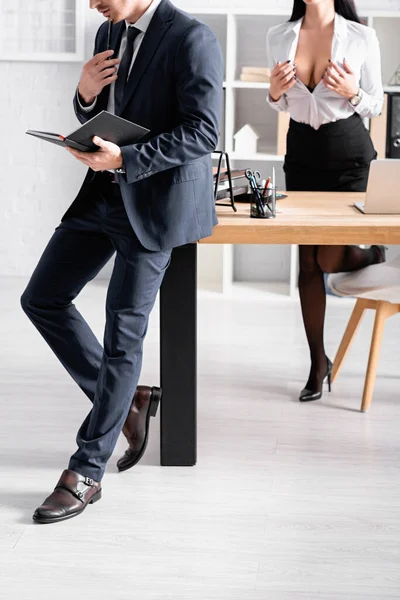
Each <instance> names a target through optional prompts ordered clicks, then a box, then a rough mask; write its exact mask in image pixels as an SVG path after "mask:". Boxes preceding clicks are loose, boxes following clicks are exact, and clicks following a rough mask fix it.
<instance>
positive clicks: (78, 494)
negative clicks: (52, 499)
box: [76, 490, 83, 500]
mask: <svg viewBox="0 0 400 600" xmlns="http://www.w3.org/2000/svg"><path fill="white" fill-rule="evenodd" d="M76 495H77V496H78V498H79V499H80V500H82V498H83V492H80V491H79V490H77V491H76Z"/></svg>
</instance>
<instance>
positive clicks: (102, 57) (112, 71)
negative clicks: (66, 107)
mask: <svg viewBox="0 0 400 600" xmlns="http://www.w3.org/2000/svg"><path fill="white" fill-rule="evenodd" d="M113 53H114V50H106V51H105V52H100V54H96V55H95V56H93V58H91V59H90V60H89V61H88V62H87V63H85V64H84V65H83V69H82V75H81V79H80V82H79V85H78V92H79V95H80V96H81V98H82V100H83V101H84V102H85V103H86V104H87V105H90V104H92V102H94V99H95V98H96V96H98V95H99V94H100V92H101V91H102V89H103V88H104V87H105V86H106V85H110V83H112V82H113V81H116V79H117V75H116V71H117V69H116V65H117V64H118V63H119V62H120V59H119V58H113V59H110V56H111V55H112V54H113Z"/></svg>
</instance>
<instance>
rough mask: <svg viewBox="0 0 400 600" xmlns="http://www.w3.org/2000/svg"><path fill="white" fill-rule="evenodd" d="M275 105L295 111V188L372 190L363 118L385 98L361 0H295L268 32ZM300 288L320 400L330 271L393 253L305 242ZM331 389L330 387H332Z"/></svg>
mask: <svg viewBox="0 0 400 600" xmlns="http://www.w3.org/2000/svg"><path fill="white" fill-rule="evenodd" d="M267 53H268V57H269V62H270V67H271V71H272V72H271V85H270V90H269V96H268V103H269V105H270V106H271V107H273V108H274V109H276V110H279V111H288V112H289V113H290V117H291V119H290V125H289V131H288V135H287V149H286V156H285V162H284V171H285V177H286V189H287V190H292V191H293V190H305V191H358V192H363V191H365V189H366V185H367V179H368V172H369V165H370V162H371V160H373V159H375V158H376V152H375V149H374V147H373V144H372V141H371V138H370V136H369V133H368V131H367V130H366V128H365V127H364V124H363V121H362V119H361V117H369V118H370V117H375V116H377V115H379V113H380V111H381V109H382V104H383V89H382V81H381V66H380V51H379V44H378V40H377V37H376V34H375V31H374V30H373V29H371V28H369V27H366V26H364V25H361V23H360V21H359V18H358V16H357V12H356V9H355V6H354V3H353V0H304V1H303V0H294V5H293V13H292V16H291V18H290V20H289V21H288V22H286V23H283V24H281V25H278V26H276V27H272V28H271V29H270V30H269V31H268V35H267ZM299 255H300V261H299V262H300V273H299V292H300V300H301V307H302V313H303V320H304V326H305V330H306V335H307V340H308V344H309V347H310V355H311V369H310V374H309V378H308V381H307V383H306V386H305V388H304V389H303V390H302V392H301V394H300V398H299V399H300V400H301V401H308V400H317V399H319V398H320V397H321V395H322V383H323V381H324V379H325V378H326V377H328V383H329V384H330V375H331V368H332V364H331V362H330V360H329V359H328V357H327V356H326V353H325V349H324V319H325V303H326V299H325V285H324V273H335V272H344V271H355V270H357V269H360V268H362V267H366V266H368V265H371V264H374V263H379V262H382V261H383V260H384V259H385V256H384V248H383V247H382V246H371V248H368V249H361V248H359V247H358V246H300V248H299ZM329 389H330V387H329Z"/></svg>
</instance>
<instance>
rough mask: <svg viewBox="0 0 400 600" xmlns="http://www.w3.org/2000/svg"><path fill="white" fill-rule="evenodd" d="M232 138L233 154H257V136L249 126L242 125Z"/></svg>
mask: <svg viewBox="0 0 400 600" xmlns="http://www.w3.org/2000/svg"><path fill="white" fill-rule="evenodd" d="M233 137H234V140H235V152H240V154H255V153H256V152H257V140H258V138H259V136H258V135H257V133H256V132H255V131H254V129H253V128H252V127H251V125H244V126H243V127H242V128H241V129H239V131H237V132H236V133H235V135H234V136H233Z"/></svg>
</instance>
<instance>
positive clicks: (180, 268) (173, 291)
mask: <svg viewBox="0 0 400 600" xmlns="http://www.w3.org/2000/svg"><path fill="white" fill-rule="evenodd" d="M364 197H365V194H360V193H350V192H346V193H334V192H333V193H331V192H330V193H325V192H324V193H320V192H289V193H288V197H287V198H285V199H283V200H279V201H278V202H277V211H279V213H278V214H277V217H276V219H268V220H267V219H251V218H250V217H249V211H250V206H249V205H248V204H241V205H238V212H237V213H234V212H233V211H232V209H231V208H229V207H218V209H217V214H218V219H219V225H217V226H216V227H215V229H214V232H213V234H212V236H210V237H208V238H205V239H203V240H201V242H200V243H201V244H400V215H363V214H362V213H360V212H359V211H358V210H357V209H356V208H354V206H353V202H356V201H363V200H364ZM196 255H197V244H189V245H187V246H182V247H180V248H176V249H175V250H174V251H173V254H172V261H171V265H170V267H169V269H168V270H167V273H166V275H165V277H164V282H163V284H162V287H161V293H160V353H161V356H160V360H161V371H160V374H161V386H162V388H163V398H162V402H161V464H162V465H165V466H192V465H194V464H196V431H197V423H196V402H197V400H196V388H197V381H196V325H197V319H196Z"/></svg>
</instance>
